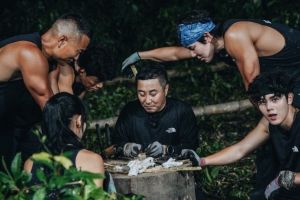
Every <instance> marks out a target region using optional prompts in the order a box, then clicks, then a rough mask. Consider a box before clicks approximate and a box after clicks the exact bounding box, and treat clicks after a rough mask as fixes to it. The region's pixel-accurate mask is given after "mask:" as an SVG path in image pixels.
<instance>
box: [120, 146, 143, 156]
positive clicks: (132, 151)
mask: <svg viewBox="0 0 300 200" xmlns="http://www.w3.org/2000/svg"><path fill="white" fill-rule="evenodd" d="M123 153H124V155H125V156H127V157H137V156H138V155H139V153H142V145H140V144H136V143H126V144H125V145H124V148H123Z"/></svg>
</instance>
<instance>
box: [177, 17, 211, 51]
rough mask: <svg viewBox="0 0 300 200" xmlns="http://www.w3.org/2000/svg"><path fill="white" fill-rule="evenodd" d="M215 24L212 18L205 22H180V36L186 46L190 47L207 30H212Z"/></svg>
mask: <svg viewBox="0 0 300 200" xmlns="http://www.w3.org/2000/svg"><path fill="white" fill-rule="evenodd" d="M215 26H216V25H215V24H214V23H213V22H212V20H210V19H209V21H208V22H206V23H205V24H202V23H200V22H197V23H194V24H180V25H178V38H179V40H180V42H181V44H182V45H183V46H184V47H188V46H190V45H191V44H193V43H194V42H196V41H197V40H198V39H199V38H201V37H202V35H203V34H204V33H205V32H209V31H211V30H212V29H213V28H214V27H215Z"/></svg>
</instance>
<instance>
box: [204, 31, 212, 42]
mask: <svg viewBox="0 0 300 200" xmlns="http://www.w3.org/2000/svg"><path fill="white" fill-rule="evenodd" d="M203 37H204V38H205V39H206V42H207V43H211V41H212V39H213V38H214V36H212V35H211V34H210V33H209V32H204V33H203Z"/></svg>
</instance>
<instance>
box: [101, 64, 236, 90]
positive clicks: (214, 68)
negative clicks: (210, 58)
mask: <svg viewBox="0 0 300 200" xmlns="http://www.w3.org/2000/svg"><path fill="white" fill-rule="evenodd" d="M210 67H211V70H212V71H213V72H217V71H223V70H226V69H228V68H229V67H232V66H229V65H226V64H225V63H223V62H219V63H216V64H215V65H211V66H210ZM135 71H136V69H135ZM167 74H168V77H169V78H178V77H184V76H187V75H189V74H192V72H191V71H190V70H189V71H182V72H181V71H178V70H167ZM122 82H131V83H134V82H135V78H134V77H133V78H131V79H128V78H125V77H121V76H119V77H116V78H114V79H113V80H111V81H106V83H105V84H106V85H115V84H117V83H122Z"/></svg>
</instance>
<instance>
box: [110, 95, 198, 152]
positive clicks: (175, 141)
mask: <svg viewBox="0 0 300 200" xmlns="http://www.w3.org/2000/svg"><path fill="white" fill-rule="evenodd" d="M113 140H114V143H115V144H118V145H120V146H122V147H123V146H124V145H125V144H126V143H128V142H134V143H137V144H141V145H142V146H143V149H145V148H147V146H148V145H149V144H151V143H153V142H154V141H158V142H160V143H161V144H163V145H171V146H172V147H173V148H174V154H180V153H181V150H182V149H193V150H195V149H196V148H197V147H198V144H199V141H198V130H197V120H196V117H195V114H194V112H193V110H192V108H191V107H190V106H189V105H188V104H187V103H185V102H183V101H180V100H178V99H174V98H167V100H166V105H165V107H164V108H163V109H162V110H161V111H159V112H156V113H147V112H146V111H145V109H144V108H143V107H142V105H141V104H140V102H139V100H135V101H132V102H129V103H128V104H127V105H125V106H124V108H123V109H122V111H121V113H120V115H119V117H118V120H117V123H116V126H115V131H114V137H113Z"/></svg>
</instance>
